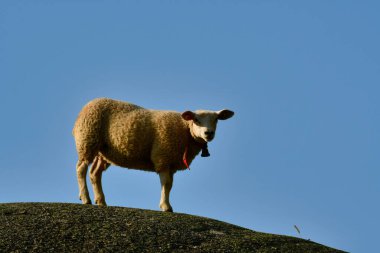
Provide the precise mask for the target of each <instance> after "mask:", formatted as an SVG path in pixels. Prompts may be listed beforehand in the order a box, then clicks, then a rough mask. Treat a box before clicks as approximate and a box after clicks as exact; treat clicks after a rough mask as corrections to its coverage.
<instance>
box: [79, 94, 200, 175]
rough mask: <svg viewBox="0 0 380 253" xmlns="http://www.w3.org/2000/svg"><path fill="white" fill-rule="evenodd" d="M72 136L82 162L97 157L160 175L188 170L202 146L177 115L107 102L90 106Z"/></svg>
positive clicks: (102, 100)
mask: <svg viewBox="0 0 380 253" xmlns="http://www.w3.org/2000/svg"><path fill="white" fill-rule="evenodd" d="M73 134H74V137H75V140H76V147H77V151H78V156H79V161H85V162H86V163H87V164H90V163H91V162H93V160H94V158H95V157H96V156H98V155H101V156H102V157H104V159H105V160H106V161H107V162H108V163H111V164H115V165H118V166H122V167H127V168H133V169H141V170H148V171H156V172H160V171H162V170H169V171H171V172H175V171H177V170H183V169H186V165H185V164H184V162H183V160H182V158H183V155H184V153H185V150H186V148H187V152H186V158H187V162H188V163H189V164H190V163H191V161H192V160H193V159H194V157H195V156H196V155H197V154H198V153H199V152H200V150H201V144H200V143H199V142H198V141H195V140H194V138H192V136H191V134H190V128H189V123H188V122H187V121H185V120H184V119H182V117H181V114H180V113H178V112H174V111H156V110H147V109H144V108H142V107H139V106H137V105H133V104H130V103H126V102H121V101H115V100H112V99H107V98H100V99H95V100H93V101H91V102H89V103H88V104H87V105H86V106H85V107H84V108H83V109H82V111H81V112H80V114H79V116H78V119H77V121H76V122H75V126H74V130H73Z"/></svg>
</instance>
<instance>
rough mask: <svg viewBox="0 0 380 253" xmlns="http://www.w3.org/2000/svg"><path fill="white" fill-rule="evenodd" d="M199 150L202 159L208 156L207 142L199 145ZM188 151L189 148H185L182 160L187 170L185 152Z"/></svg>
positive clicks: (187, 164)
mask: <svg viewBox="0 0 380 253" xmlns="http://www.w3.org/2000/svg"><path fill="white" fill-rule="evenodd" d="M201 148H202V154H201V156H202V157H208V156H210V153H209V152H208V147H207V142H206V143H204V144H201ZM188 149H189V146H188V145H187V146H186V148H185V153H183V156H182V160H183V163H184V164H185V165H186V168H188V169H189V170H190V166H189V163H188V162H187V151H188Z"/></svg>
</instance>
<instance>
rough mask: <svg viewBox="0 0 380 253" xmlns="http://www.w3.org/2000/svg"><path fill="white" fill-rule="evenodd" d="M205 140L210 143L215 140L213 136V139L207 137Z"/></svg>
mask: <svg viewBox="0 0 380 253" xmlns="http://www.w3.org/2000/svg"><path fill="white" fill-rule="evenodd" d="M204 139H205V141H207V142H210V141H212V140H213V139H214V137H213V136H212V137H205V138H204Z"/></svg>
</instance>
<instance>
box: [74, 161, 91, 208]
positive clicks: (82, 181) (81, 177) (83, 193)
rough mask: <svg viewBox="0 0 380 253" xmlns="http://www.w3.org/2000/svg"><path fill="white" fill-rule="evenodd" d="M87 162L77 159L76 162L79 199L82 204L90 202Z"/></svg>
mask: <svg viewBox="0 0 380 253" xmlns="http://www.w3.org/2000/svg"><path fill="white" fill-rule="evenodd" d="M87 168H88V162H86V161H81V160H79V161H78V163H77V178H78V186H79V199H80V200H82V203H83V204H91V199H90V195H89V193H88V189H87V182H86V175H87Z"/></svg>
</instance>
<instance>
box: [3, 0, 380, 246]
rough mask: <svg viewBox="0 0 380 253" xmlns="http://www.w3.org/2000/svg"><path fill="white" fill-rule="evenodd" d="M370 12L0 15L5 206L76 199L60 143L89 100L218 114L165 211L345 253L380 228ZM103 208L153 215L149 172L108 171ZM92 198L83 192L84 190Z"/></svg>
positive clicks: (45, 9)
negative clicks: (205, 148) (226, 114)
mask: <svg viewBox="0 0 380 253" xmlns="http://www.w3.org/2000/svg"><path fill="white" fill-rule="evenodd" d="M379 11H380V5H379V3H378V2H377V1H348V0H345V1H343V0H341V1H328V0H325V1H270V0H268V1H264V0H257V1H216V0H210V1H185V0H183V1H169V0H162V1H85V0H82V1H47V0H46V1H8V0H5V1H1V3H0V94H1V99H0V115H1V121H0V122H1V124H0V139H1V144H0V162H1V163H0V202H23V201H28V202H31V201H43V202H74V203H80V202H79V200H78V189H77V182H76V172H75V163H76V159H77V154H76V151H75V147H74V140H73V137H72V135H71V130H72V127H73V124H74V121H75V118H76V116H77V114H78V112H79V111H80V109H81V107H82V106H83V105H84V104H85V103H86V102H88V101H89V100H91V99H93V98H95V97H111V98H115V99H121V100H126V101H130V102H133V103H136V104H139V105H141V106H144V107H147V108H155V109H171V110H177V111H184V110H189V109H190V110H192V109H194V110H195V109H214V110H219V109H222V108H229V109H232V110H234V111H235V112H236V114H235V117H234V118H233V119H231V120H228V121H226V122H220V125H219V128H218V131H217V137H216V139H215V141H213V142H212V143H211V144H210V145H209V148H210V152H211V157H210V158H201V157H198V158H197V159H196V160H195V161H194V162H193V164H192V166H191V167H192V169H191V171H184V172H180V173H177V174H176V175H175V181H174V188H173V191H172V196H171V202H172V205H173V207H174V210H175V211H176V212H182V213H189V214H196V215H200V216H206V217H211V218H215V219H219V220H223V221H227V222H230V223H234V224H237V225H240V226H243V227H247V228H250V229H254V230H258V231H264V232H268V233H278V234H286V235H291V236H299V235H298V234H297V232H296V230H295V229H294V227H293V226H294V225H297V226H298V227H299V228H300V230H301V237H302V238H305V239H311V240H313V241H316V242H319V243H323V244H327V245H329V246H332V247H336V248H340V249H343V250H347V251H350V252H376V251H377V250H378V239H379V238H378V235H379V227H380V219H379V213H380V203H379V196H380V184H379V181H380V168H379V164H380V160H379V151H380V136H379V129H380V119H379V109H380V102H379V94H380V51H379V48H380V47H379V45H380V35H379V24H380V16H379ZM103 180H104V190H105V194H106V198H107V202H108V204H109V205H116V206H126V207H136V208H146V209H153V210H158V202H159V197H160V192H159V191H160V184H159V179H158V176H157V175H156V174H154V173H147V172H141V171H133V170H127V169H122V168H118V167H114V166H113V167H111V168H110V169H109V170H108V171H107V172H106V173H105V174H104V178H103ZM91 191H92V190H91Z"/></svg>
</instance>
